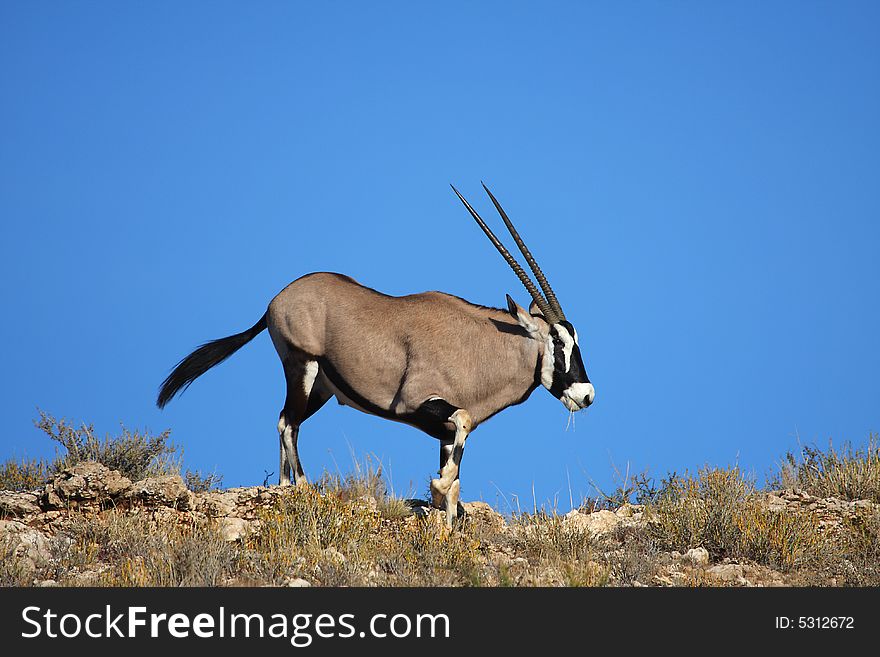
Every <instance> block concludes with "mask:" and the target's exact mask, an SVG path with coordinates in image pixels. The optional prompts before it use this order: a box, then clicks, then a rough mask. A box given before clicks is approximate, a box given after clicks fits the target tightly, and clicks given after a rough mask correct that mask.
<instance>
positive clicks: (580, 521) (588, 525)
mask: <svg viewBox="0 0 880 657" xmlns="http://www.w3.org/2000/svg"><path fill="white" fill-rule="evenodd" d="M563 522H564V524H565V526H566V527H568V528H570V529H573V530H575V531H586V532H589V533H590V534H591V535H592V536H595V537H599V536H604V535H605V534H609V533H610V532H612V531H614V530H615V529H616V528H617V526H618V525H619V524H620V523H621V518H620V516H617V515H616V514H614V513H612V512H611V511H607V510H605V509H602V510H601V511H594V512H593V513H581V512H580V511H577V510H574V511H570V512H569V513H567V514H566V515H565V517H564V520H563Z"/></svg>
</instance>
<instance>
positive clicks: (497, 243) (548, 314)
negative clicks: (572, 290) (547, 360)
mask: <svg viewBox="0 0 880 657" xmlns="http://www.w3.org/2000/svg"><path fill="white" fill-rule="evenodd" d="M450 187H452V191H453V192H455V195H456V196H458V198H459V200H460V201H461V202H462V203H464V207H466V208H467V211H468V212H470V213H471V216H472V217H473V218H474V221H476V222H477V224H478V225H479V226H480V228H482V229H483V232H484V233H486V237H488V238H489V241H490V242H492V244H493V246H494V247H495V248H496V249H497V250H498V253H500V254H501V255H502V256H503V257H504V259H505V260H506V261H507V264H508V265H510V268H511V269H512V270H513V272H514V273H515V274H516V275H517V276H518V277H519V280H520V281H521V282H522V284H523V286H524V287H525V288H526V290H528V292H529V294H531V295H532V299H534V300H535V303H536V304H537V305H538V308H540V309H541V312H542V313H543V314H544V319H546V320H547V321H548V322H549V323H550V324H555V323H556V322H557V321H559V319H561V318H557V316H556V315H557V313H556V312H555V311H554V310H553V309H552V308H551V306H550V305H549V304H548V303H547V301H546V300H545V299H544V297H543V296H541V292H540V291H538V288H537V287H536V286H535V284H534V283H533V282H532V279H531V278H529V275H528V274H527V273H526V272H525V270H524V269H523V268H522V267H521V266H520V264H519V263H518V262H517V261H516V259H515V258H514V257H513V256H512V255H510V252H509V251H508V250H507V249H506V248H505V247H504V245H503V244H502V243H501V240H499V239H498V238H497V237H496V236H495V233H493V232H492V229H491V228H489V226H487V225H486V222H485V221H483V218H482V217H480V215H479V214H477V211H476V210H474V209H473V208H472V207H471V204H470V203H468V202H467V201H466V200H465V198H464V196H462V195H461V194H460V193H459V191H458V190H457V189H456V188H455V185H450ZM486 191H488V190H486ZM489 196H492V195H491V194H489ZM493 200H494V199H493ZM520 248H524V247H520ZM529 257H531V256H529ZM535 266H537V265H535ZM533 271H534V268H533ZM538 271H540V270H538ZM548 287H549V286H548ZM554 298H555V297H554ZM557 305H558V302H557Z"/></svg>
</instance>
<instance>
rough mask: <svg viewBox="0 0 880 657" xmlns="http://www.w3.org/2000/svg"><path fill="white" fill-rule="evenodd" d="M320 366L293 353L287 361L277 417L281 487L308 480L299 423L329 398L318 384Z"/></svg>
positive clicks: (305, 357)
mask: <svg viewBox="0 0 880 657" xmlns="http://www.w3.org/2000/svg"><path fill="white" fill-rule="evenodd" d="M318 369H319V367H318V362H317V361H315V360H311V359H309V358H308V356H306V355H305V354H296V353H291V354H289V355H288V357H287V358H286V359H285V360H284V376H285V378H286V379H287V398H286V400H285V401H284V408H283V409H282V410H281V414H280V416H279V418H278V436H279V440H280V443H281V444H280V450H279V451H280V458H279V461H280V462H279V466H278V484H279V485H281V486H288V485H290V484H291V483H295V484H297V485H298V486H299V485H305V484H307V483H308V480H307V479H306V475H305V472H303V468H302V463H301V462H300V460H299V451H298V450H297V439H298V438H299V427H300V425H301V424H302V423H303V422H305V421H306V420H307V419H308V418H309V417H311V416H312V415H313V414H314V413H315V412H317V411H318V409H320V408H321V407H322V406H323V405H324V404H325V403H326V402H327V400H328V399H330V393H329V391H326V390H324V389H323V388H322V387H321V386H320V385H317V384H316V379H317V378H318Z"/></svg>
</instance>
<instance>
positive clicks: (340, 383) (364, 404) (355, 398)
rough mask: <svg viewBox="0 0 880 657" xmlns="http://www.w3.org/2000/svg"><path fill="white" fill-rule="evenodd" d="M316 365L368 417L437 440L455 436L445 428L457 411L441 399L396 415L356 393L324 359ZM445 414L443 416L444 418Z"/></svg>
mask: <svg viewBox="0 0 880 657" xmlns="http://www.w3.org/2000/svg"><path fill="white" fill-rule="evenodd" d="M318 363H319V364H320V366H321V370H322V371H323V372H324V374H325V375H326V377H327V378H328V379H330V383H332V384H333V386H334V387H335V388H336V389H337V390H339V392H341V393H342V394H343V395H345V396H346V397H347V398H348V399H350V400H351V401H352V402H354V403H355V404H357V405H358V406H359V407H360V408H361V409H363V410H364V411H365V412H366V413H369V414H370V415H375V416H377V417H381V418H384V419H386V420H394V421H395V422H403V423H404V424H409V425H410V426H413V427H416V428H417V429H421V430H422V431H424V432H425V433H426V434H428V435H429V436H431V437H433V438H437V439H438V440H449V439H451V438H452V437H453V436H454V435H455V430H452V431H450V429H449V428H448V427H447V426H446V425H447V421H448V419H449V416H450V415H452V414H453V413H454V412H455V411H457V410H458V409H457V408H456V407H455V406H453V405H452V404H449V403H448V402H446V401H445V400H443V399H435V400H431V401H428V402H425V403H424V404H422V405H421V406H420V407H419V409H418V410H417V411H416V412H415V413H406V414H404V415H397V414H396V413H394V412H392V411H391V410H389V409H387V408H382V407H381V406H378V405H376V404H374V403H373V402H371V401H370V400H369V399H367V398H366V397H364V396H363V395H361V394H360V393H358V392H357V391H356V390H355V389H354V388H352V387H351V385H349V383H348V382H347V381H346V380H345V379H344V378H343V377H342V376H340V375H339V372H337V371H336V368H334V367H333V365H331V364H330V362H329V361H328V360H327V359H326V358H319V359H318ZM450 409H451V410H450ZM444 413H445V416H444Z"/></svg>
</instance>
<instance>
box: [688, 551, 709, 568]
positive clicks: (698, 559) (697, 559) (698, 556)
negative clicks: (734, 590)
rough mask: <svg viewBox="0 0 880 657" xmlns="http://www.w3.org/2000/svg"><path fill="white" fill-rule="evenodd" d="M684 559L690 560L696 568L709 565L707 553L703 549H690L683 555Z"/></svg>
mask: <svg viewBox="0 0 880 657" xmlns="http://www.w3.org/2000/svg"><path fill="white" fill-rule="evenodd" d="M684 558H685V559H690V560H691V561H693V562H694V564H696V565H698V566H708V565H709V551H708V550H707V549H706V548H704V547H696V548H691V549H690V550H688V551H687V552H685V553H684Z"/></svg>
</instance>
